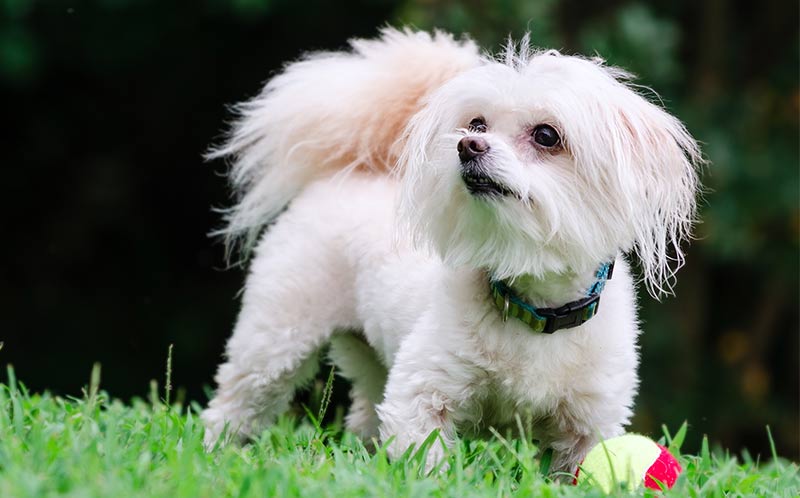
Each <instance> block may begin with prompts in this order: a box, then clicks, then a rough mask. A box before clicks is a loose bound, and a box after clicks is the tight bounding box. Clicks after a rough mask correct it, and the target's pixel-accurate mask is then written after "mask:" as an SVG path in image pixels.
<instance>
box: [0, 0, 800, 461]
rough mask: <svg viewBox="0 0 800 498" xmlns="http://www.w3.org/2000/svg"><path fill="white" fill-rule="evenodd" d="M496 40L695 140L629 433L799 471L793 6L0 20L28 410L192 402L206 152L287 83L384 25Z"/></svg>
mask: <svg viewBox="0 0 800 498" xmlns="http://www.w3.org/2000/svg"><path fill="white" fill-rule="evenodd" d="M387 22H388V23H391V24H394V25H398V24H407V23H410V24H413V25H415V26H418V27H421V28H430V27H434V26H437V27H441V28H444V29H447V30H451V31H455V32H458V33H461V32H469V33H472V35H473V36H474V37H475V38H476V39H478V41H479V42H481V43H482V44H483V45H484V46H485V47H488V48H491V49H493V50H496V49H498V48H499V46H500V43H501V42H502V40H503V39H504V38H505V37H506V36H507V35H508V34H509V33H511V34H513V35H515V36H519V35H521V34H522V33H523V32H524V31H526V30H531V31H532V32H533V39H534V41H535V43H537V44H539V45H542V46H547V47H555V48H560V49H563V50H564V51H566V52H575V51H577V52H581V53H586V54H592V53H594V52H598V53H599V54H601V55H602V56H604V57H605V58H607V59H608V60H609V61H610V62H611V63H613V64H618V65H621V66H624V67H626V68H628V69H630V70H632V71H634V72H635V73H637V74H639V75H640V77H641V79H640V82H641V83H642V84H644V85H647V86H650V87H652V88H654V89H656V90H657V91H658V92H659V93H660V94H661V96H662V98H663V99H664V102H665V104H666V106H667V107H668V108H669V109H670V111H672V112H674V113H675V114H677V115H678V116H679V117H680V118H681V119H683V120H684V121H685V122H686V123H687V126H688V127H689V129H690V131H691V132H692V133H693V134H694V135H695V136H696V137H697V138H698V139H699V140H701V141H702V142H703V144H704V151H705V154H706V156H707V157H708V159H709V160H710V161H711V165H710V166H709V167H708V168H707V169H706V171H705V172H704V174H703V180H704V183H705V185H706V187H707V192H706V194H705V199H704V201H703V206H702V218H703V223H702V224H701V225H699V227H698V230H697V235H698V238H699V240H698V241H696V242H695V243H694V244H692V246H691V247H690V248H689V250H688V264H687V266H686V268H684V269H683V270H682V271H681V273H680V275H679V280H678V281H679V284H678V286H677V297H675V298H671V299H667V300H665V301H664V302H663V303H657V302H654V301H653V300H652V299H651V298H649V297H647V296H646V295H643V296H642V299H641V302H642V317H643V321H644V330H645V334H644V336H643V337H642V359H643V362H642V368H641V376H642V386H641V393H640V395H639V398H638V402H637V408H636V417H635V419H634V424H633V429H635V430H639V431H644V432H646V433H650V434H651V435H657V434H658V433H659V426H660V424H661V423H662V422H663V423H667V424H668V425H669V426H670V427H672V428H676V427H677V425H678V424H680V423H681V422H682V421H683V420H684V419H687V420H688V421H689V422H690V424H691V432H690V436H689V440H688V445H689V446H690V447H696V446H697V444H698V442H699V439H700V437H701V435H702V434H703V433H708V434H709V435H710V437H711V439H712V441H716V442H720V443H722V444H723V445H725V446H726V447H730V448H732V449H734V450H735V451H738V450H739V449H740V448H742V447H748V448H750V449H751V451H753V452H760V453H762V454H766V447H767V437H766V430H765V426H766V425H767V424H769V425H770V426H771V428H772V430H773V432H774V434H775V435H776V439H777V441H776V442H777V444H778V448H779V451H780V452H781V453H782V454H784V455H786V456H789V457H792V458H795V459H796V458H798V456H799V455H800V444H799V443H800V441H799V439H800V433H799V431H798V393H799V392H800V384H799V383H798V377H799V376H800V371H799V367H798V349H799V348H800V345H799V344H798V299H800V297H799V296H798V235H799V234H800V230H799V229H798V223H799V222H800V208H799V207H798V112H799V110H800V88H799V87H798V56H799V52H798V41H799V39H798V5H797V2H788V1H787V2H767V3H758V2H751V1H747V2H745V1H736V2H727V1H723V0H709V1H705V2H697V1H688V0H680V1H675V0H670V1H666V0H665V1H657V2H650V3H636V2H628V1H605V2H583V1H577V0H561V1H558V0H545V1H526V0H496V1H478V0H473V1H469V2H463V3H459V2H450V1H438V0H416V1H401V2H389V1H384V0H373V1H362V2H357V1H338V2H322V1H317V0H308V1H286V0H284V1H280V0H236V1H230V2H225V1H222V0H196V1H172V2H168V1H163V0H162V1H155V0H150V1H148V0H141V1H133V0H104V1H100V0H96V1H91V2H88V1H84V2H66V1H55V0H53V1H34V0H0V105H1V107H0V109H2V124H0V126H2V130H0V131H2V134H1V135H0V136H2V142H0V145H2V147H0V165H2V166H0V167H1V168H2V170H1V171H2V192H3V195H2V197H0V206H1V207H2V220H3V225H4V227H3V230H2V233H3V238H2V263H3V264H2V266H1V267H0V341H3V342H4V347H3V349H2V350H0V363H9V362H10V363H13V364H14V365H15V367H16V369H17V371H18V375H19V376H20V377H21V378H22V379H23V380H24V381H25V382H26V383H27V384H28V386H30V387H31V388H32V389H34V390H43V389H50V390H53V391H56V392H60V393H71V394H77V393H79V390H80V387H81V386H82V385H83V384H84V383H85V382H86V381H87V379H88V374H89V370H90V368H91V364H92V362H94V361H99V362H101V363H102V364H103V385H104V387H105V388H106V389H108V390H109V391H110V392H111V393H112V394H113V395H115V396H121V397H129V396H132V395H141V394H144V393H145V392H146V390H147V386H148V381H149V380H150V379H151V378H163V374H164V361H165V357H166V351H167V347H168V345H169V344H174V345H175V352H174V365H173V367H174V368H173V371H174V375H173V377H174V383H175V384H176V385H178V386H182V387H183V388H185V390H186V393H187V396H188V397H189V398H191V399H198V400H201V401H204V400H205V394H204V392H203V385H204V384H206V385H207V384H210V382H211V378H212V374H213V371H214V368H215V366H216V364H217V363H218V361H219V359H220V355H221V352H222V348H223V344H224V341H225V339H226V337H227V336H228V334H229V332H230V329H231V325H232V323H233V321H234V319H235V316H236V311H237V306H238V305H237V300H236V299H237V298H236V294H237V291H238V290H239V289H240V287H241V285H242V283H243V278H244V275H243V273H242V271H241V270H230V271H222V269H221V268H222V267H223V266H224V263H223V257H222V255H223V250H222V247H221V245H220V244H218V243H215V242H214V241H213V240H211V239H209V238H207V237H206V233H208V232H209V231H210V230H212V229H213V228H215V227H217V226H219V225H220V223H221V220H220V218H219V216H218V215H217V214H215V213H213V212H212V211H211V206H224V205H227V204H228V203H229V199H228V194H227V188H226V183H225V180H224V178H223V177H222V176H221V174H220V173H221V172H222V171H223V169H224V168H223V165H221V164H204V163H203V161H202V159H201V154H202V152H203V151H204V150H205V149H206V147H207V146H208V145H209V144H210V143H211V142H212V141H214V140H215V139H218V138H219V136H220V132H221V131H222V130H223V129H224V123H225V120H226V119H230V114H229V113H228V112H226V105H228V104H232V103H235V102H237V101H240V100H243V99H245V98H247V97H249V96H252V95H254V94H256V93H257V92H258V90H259V88H260V86H261V84H262V82H263V81H264V80H266V79H267V78H268V77H269V75H270V74H271V73H272V72H274V71H275V70H276V69H278V68H280V66H281V63H282V62H284V61H286V60H290V59H292V58H295V57H297V56H298V55H300V54H301V53H302V52H304V51H308V50H315V49H335V48H341V47H343V46H344V45H345V43H346V40H347V39H348V38H350V37H353V36H371V35H374V34H375V33H376V30H377V28H378V27H380V26H382V25H383V24H384V23H387Z"/></svg>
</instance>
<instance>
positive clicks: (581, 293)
mask: <svg viewBox="0 0 800 498" xmlns="http://www.w3.org/2000/svg"><path fill="white" fill-rule="evenodd" d="M596 273H597V270H596V269H595V270H589V271H586V272H581V273H577V272H574V271H569V272H566V273H548V274H546V275H545V276H543V277H540V276H533V275H530V274H522V275H518V276H516V277H513V278H510V279H508V280H506V282H507V283H508V285H509V286H510V287H511V288H512V289H513V290H514V292H515V293H516V294H517V295H518V296H519V297H520V298H522V299H524V300H525V301H526V302H528V303H531V304H532V305H534V306H536V307H552V308H557V307H559V306H562V305H564V304H566V303H568V302H571V301H575V300H578V299H580V298H582V297H585V296H586V290H587V289H588V288H589V287H591V286H592V284H593V283H594V282H596V281H597V276H596Z"/></svg>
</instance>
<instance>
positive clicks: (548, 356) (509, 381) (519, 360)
mask: <svg viewBox="0 0 800 498" xmlns="http://www.w3.org/2000/svg"><path fill="white" fill-rule="evenodd" d="M501 327H502V329H501V330H495V331H493V333H490V334H485V335H481V336H479V337H478V339H477V341H476V344H477V346H478V351H477V353H478V358H479V360H478V361H480V362H482V365H481V367H482V368H483V370H484V371H485V372H486V382H485V385H484V386H483V387H482V390H481V391H482V392H481V393H480V395H479V396H477V397H476V402H477V403H480V405H481V406H480V407H476V408H477V409H478V411H480V412H481V413H483V414H485V416H486V417H485V418H487V419H491V420H486V422H490V423H496V424H506V423H510V422H512V421H513V420H514V417H515V415H516V414H520V415H523V414H527V415H531V416H534V417H542V416H546V415H547V414H548V413H550V412H551V411H552V410H553V409H555V407H556V406H558V404H559V403H560V402H561V401H562V400H563V399H564V398H565V397H568V396H569V394H570V392H571V391H573V390H574V389H575V388H579V387H580V384H581V382H582V378H584V376H586V375H587V372H586V370H585V368H584V367H585V366H586V365H587V364H589V363H592V362H593V360H592V358H591V356H592V355H591V351H586V350H584V348H581V347H580V341H575V337H570V336H568V335H567V334H569V333H574V332H578V331H568V332H566V333H564V334H561V335H542V334H533V333H531V332H529V331H527V330H525V329H524V327H519V326H516V324H514V325H507V324H502V325H501ZM557 334H558V333H557Z"/></svg>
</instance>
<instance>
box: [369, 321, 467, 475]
mask: <svg viewBox="0 0 800 498" xmlns="http://www.w3.org/2000/svg"><path fill="white" fill-rule="evenodd" d="M428 337H430V336H428ZM479 375H480V371H479V370H478V369H477V368H476V367H474V366H472V365H471V364H469V363H468V362H467V361H465V360H464V359H463V358H460V357H458V356H456V355H455V354H454V352H453V351H451V350H448V349H445V348H444V347H442V346H440V345H437V344H432V343H431V341H428V340H426V337H423V336H422V334H419V335H418V336H417V337H414V336H411V337H409V338H407V340H406V341H404V343H403V345H402V346H401V348H400V351H399V352H398V354H397V357H396V359H395V362H394V365H393V367H392V369H391V371H390V372H389V379H388V382H387V384H386V391H385V397H384V401H383V403H381V404H380V405H379V406H378V407H377V410H378V416H379V418H380V421H381V427H380V436H381V441H383V442H384V443H385V442H386V441H388V440H389V439H390V438H394V439H393V440H392V442H391V443H390V445H389V447H388V451H389V456H390V457H392V458H397V457H399V456H400V455H402V454H403V452H405V451H406V450H407V449H408V448H409V447H411V446H412V445H413V446H415V447H419V446H420V445H421V444H422V443H423V442H424V441H425V440H426V439H427V438H428V436H430V434H431V433H432V432H433V431H435V430H438V432H439V437H438V438H437V439H436V441H433V443H432V444H431V446H430V447H429V448H428V452H427V460H426V470H431V469H432V468H434V467H435V466H436V465H437V464H438V463H440V462H441V461H442V459H443V458H444V455H445V450H446V448H447V447H450V446H451V445H452V444H453V442H454V440H455V437H456V429H455V426H456V422H457V421H458V419H459V412H461V411H462V410H463V409H464V408H465V407H466V405H468V404H469V402H470V399H471V397H472V396H473V394H474V391H475V387H476V385H477V384H478V382H479Z"/></svg>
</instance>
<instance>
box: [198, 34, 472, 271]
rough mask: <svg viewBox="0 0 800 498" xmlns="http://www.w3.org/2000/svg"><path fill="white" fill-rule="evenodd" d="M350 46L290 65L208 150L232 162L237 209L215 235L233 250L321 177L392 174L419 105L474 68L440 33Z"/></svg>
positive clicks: (460, 44)
mask: <svg viewBox="0 0 800 498" xmlns="http://www.w3.org/2000/svg"><path fill="white" fill-rule="evenodd" d="M350 46H351V50H350V51H346V52H327V53H316V54H311V55H308V56H306V57H304V58H303V59H302V60H300V61H297V62H294V63H291V64H289V65H288V66H286V67H285V68H284V70H283V71H282V72H281V73H280V74H278V75H277V76H275V77H274V78H272V79H271V80H270V81H269V82H268V83H267V84H266V86H265V87H264V89H263V91H262V92H261V94H260V95H259V96H257V97H256V98H254V99H252V100H250V101H248V102H245V103H243V104H240V105H238V106H237V107H236V108H235V109H236V111H237V113H238V118H237V120H236V122H235V123H234V125H233V127H232V130H231V131H230V133H229V135H228V138H227V140H226V141H225V143H223V144H222V145H221V146H219V147H216V148H214V149H212V150H211V151H210V152H209V153H208V156H207V157H208V158H209V159H215V158H225V159H227V160H228V161H229V162H230V164H231V168H230V172H229V178H230V182H231V184H232V186H233V189H234V191H235V193H236V195H237V203H236V204H235V205H234V206H233V207H231V208H230V209H228V210H226V211H225V213H226V221H227V226H225V227H224V228H222V229H221V230H219V231H218V232H217V234H218V235H222V236H224V238H225V242H226V247H227V248H228V249H229V250H230V249H232V248H234V247H235V245H236V244H235V243H236V242H241V246H242V248H243V249H244V253H245V254H244V255H245V256H246V253H247V250H248V249H249V248H251V247H252V245H253V244H254V242H255V240H256V239H257V237H258V235H259V233H260V232H261V229H262V227H263V226H264V225H265V224H266V223H268V222H269V221H270V220H272V219H273V218H274V217H275V216H277V215H278V214H279V213H280V212H281V211H282V210H283V208H284V207H285V206H286V204H288V203H289V201H291V199H292V198H293V197H295V196H296V195H297V194H298V192H299V191H300V190H301V189H302V188H303V187H304V186H305V185H307V184H308V183H310V182H312V181H314V180H316V179H317V178H320V177H322V176H325V175H333V174H336V173H339V172H343V171H344V172H347V171H351V170H354V169H364V170H382V171H384V172H385V171H387V170H389V169H391V168H392V167H393V166H394V163H395V161H396V160H397V157H398V155H399V152H400V150H401V149H402V143H401V142H402V133H403V130H404V128H405V126H406V123H407V122H408V120H409V119H410V117H411V116H412V115H413V114H414V113H415V112H416V111H417V110H418V109H419V107H420V105H421V104H420V102H421V100H422V99H423V98H424V97H425V96H426V95H427V94H428V93H429V92H430V91H431V90H432V89H434V88H436V87H438V86H440V85H441V84H442V83H443V82H444V81H446V80H447V79H449V78H451V77H452V76H454V75H455V74H457V73H458V72H461V71H463V70H465V69H468V68H469V67H472V66H474V65H476V64H477V63H478V61H479V54H478V49H477V47H476V46H475V44H474V43H472V42H471V41H469V40H463V41H457V40H454V39H453V37H452V36H450V35H448V34H444V33H434V34H433V35H431V34H428V33H423V32H413V31H411V30H404V31H398V30H394V29H390V28H385V29H383V30H382V31H381V36H380V37H379V38H377V39H375V40H360V39H359V40H352V41H351V42H350ZM229 254H230V252H229Z"/></svg>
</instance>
